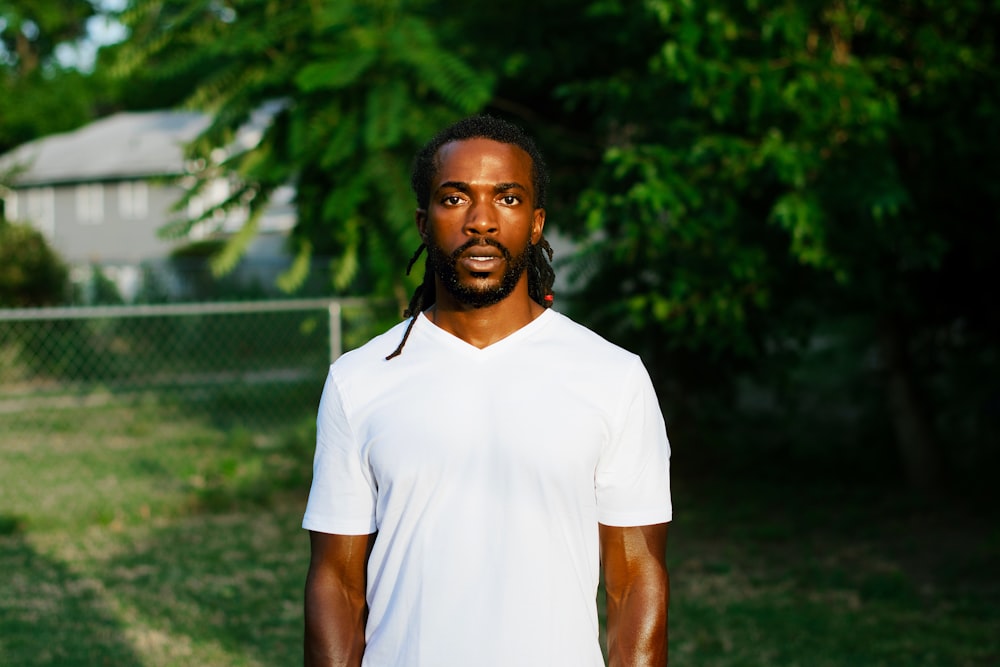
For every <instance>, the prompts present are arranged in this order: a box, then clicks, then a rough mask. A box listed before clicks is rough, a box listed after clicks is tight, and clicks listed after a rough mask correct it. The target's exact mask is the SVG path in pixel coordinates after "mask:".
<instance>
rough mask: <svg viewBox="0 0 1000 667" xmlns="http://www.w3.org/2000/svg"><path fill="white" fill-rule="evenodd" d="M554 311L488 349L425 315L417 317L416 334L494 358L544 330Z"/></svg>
mask: <svg viewBox="0 0 1000 667" xmlns="http://www.w3.org/2000/svg"><path fill="white" fill-rule="evenodd" d="M552 317H553V311H552V310H550V309H548V308H547V309H545V310H544V311H543V312H542V313H541V314H540V315H539V316H538V317H536V318H535V319H533V320H531V321H530V322H528V323H527V324H525V325H524V326H523V327H521V328H520V329H517V330H515V331H513V332H511V333H510V334H508V335H507V336H504V337H503V338H501V339H500V340H498V341H496V342H495V343H490V344H489V345H487V346H486V347H483V348H479V347H476V346H475V345H472V344H471V343H468V342H466V341H464V340H462V339H461V338H459V337H458V336H456V335H455V334H453V333H451V332H450V331H446V330H444V329H442V328H441V327H439V326H438V325H436V324H434V322H432V321H431V320H430V319H429V318H428V317H427V316H426V315H424V313H422V312H421V313H419V314H418V315H417V323H416V326H415V329H414V332H419V333H420V335H422V336H427V337H429V338H430V339H432V340H433V341H435V342H437V343H439V344H443V345H447V346H448V347H450V348H452V349H454V350H456V351H460V352H462V353H463V354H468V355H473V356H476V357H479V358H485V357H487V356H493V355H494V354H497V353H498V352H501V351H503V350H505V349H507V348H508V347H510V346H511V345H516V344H517V342H518V341H520V340H522V339H524V338H526V337H528V336H531V335H532V334H533V333H534V332H535V331H538V330H540V329H542V328H543V327H544V326H546V324H547V323H548V322H549V321H550V320H551V319H552Z"/></svg>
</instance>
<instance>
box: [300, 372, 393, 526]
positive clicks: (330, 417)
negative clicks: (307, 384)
mask: <svg viewBox="0 0 1000 667" xmlns="http://www.w3.org/2000/svg"><path fill="white" fill-rule="evenodd" d="M375 501H376V492H375V482H374V479H373V478H372V475H371V470H370V469H369V467H368V465H367V464H366V463H365V461H364V460H363V457H362V447H361V443H359V442H358V439H357V437H356V435H355V433H354V431H353V430H352V429H351V425H350V422H349V420H348V417H347V409H346V407H345V404H344V400H343V396H342V395H341V392H340V388H339V387H338V385H337V381H336V378H335V376H334V373H333V371H332V369H331V372H330V373H329V374H328V375H327V378H326V385H325V386H324V387H323V396H322V398H321V399H320V404H319V411H318V414H317V418H316V454H315V458H314V459H313V480H312V488H311V489H310V490H309V502H308V503H307V504H306V512H305V516H304V517H303V519H302V527H303V528H305V529H307V530H313V531H317V532H321V533H332V534H339V535H367V534H370V533H374V532H375V529H376V528H375Z"/></svg>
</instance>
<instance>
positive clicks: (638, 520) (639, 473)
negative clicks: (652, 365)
mask: <svg viewBox="0 0 1000 667" xmlns="http://www.w3.org/2000/svg"><path fill="white" fill-rule="evenodd" d="M621 389H622V396H623V401H622V403H621V406H620V408H619V411H618V413H617V414H616V416H615V418H616V420H617V421H616V423H615V430H614V431H613V432H612V437H611V439H610V442H609V443H608V444H607V446H606V448H605V450H604V451H603V452H602V454H601V457H600V460H599V461H598V466H597V471H596V473H595V479H594V483H595V489H596V494H597V518H598V521H600V522H601V523H603V524H605V525H608V526H645V525H651V524H655V523H664V522H667V521H670V520H671V518H672V517H673V505H672V503H671V497H670V443H669V441H668V440H667V430H666V425H665V424H664V422H663V414H662V413H661V411H660V405H659V402H658V401H657V399H656V392H655V391H654V389H653V383H652V382H651V381H650V379H649V373H647V372H646V368H645V367H644V366H643V365H642V362H641V361H640V360H639V359H638V357H636V358H635V359H634V363H633V366H632V368H631V369H630V371H629V373H628V375H627V379H626V381H625V386H624V387H622V388H621Z"/></svg>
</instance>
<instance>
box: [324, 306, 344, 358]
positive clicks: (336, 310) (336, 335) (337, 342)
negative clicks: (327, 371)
mask: <svg viewBox="0 0 1000 667" xmlns="http://www.w3.org/2000/svg"><path fill="white" fill-rule="evenodd" d="M327 310H328V312H329V313H330V363H331V364H332V363H333V362H334V361H336V360H337V357H339V356H340V352H341V345H342V344H343V343H342V341H341V331H340V327H341V323H340V301H331V302H330V306H329V308H328V309H327Z"/></svg>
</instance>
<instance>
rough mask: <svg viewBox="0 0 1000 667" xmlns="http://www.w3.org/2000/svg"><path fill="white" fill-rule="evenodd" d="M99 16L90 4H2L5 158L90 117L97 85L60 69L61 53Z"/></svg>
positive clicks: (0, 132) (21, 0)
mask: <svg viewBox="0 0 1000 667" xmlns="http://www.w3.org/2000/svg"><path fill="white" fill-rule="evenodd" d="M95 14H96V10H95V9H94V6H93V5H92V4H91V3H90V2H88V1H87V0H0V153H4V152H6V151H7V150H9V149H11V148H13V147H14V146H17V145H19V144H21V143H23V142H26V141H30V140H32V139H36V138H38V137H40V136H43V135H45V134H50V133H52V132H58V131H63V130H69V129H72V128H74V127H77V126H79V125H81V124H82V123H84V122H86V121H87V120H88V119H89V118H90V117H91V115H92V108H93V105H94V104H95V99H96V98H97V94H96V91H95V89H94V86H93V82H92V81H89V80H88V78H87V76H86V75H84V74H82V73H80V72H78V71H76V70H75V69H67V68H64V67H62V66H60V65H59V63H58V61H57V59H56V50H57V47H59V46H60V45H62V44H69V43H72V42H75V41H76V40H78V39H80V38H81V37H82V36H83V35H84V34H85V32H86V24H87V20H88V19H89V18H91V17H92V16H95Z"/></svg>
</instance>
